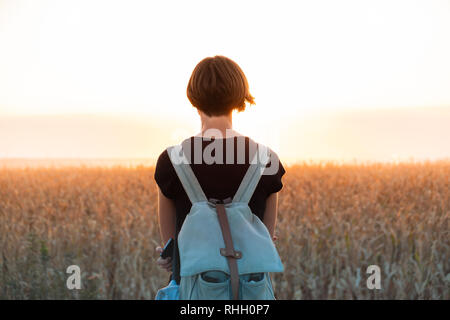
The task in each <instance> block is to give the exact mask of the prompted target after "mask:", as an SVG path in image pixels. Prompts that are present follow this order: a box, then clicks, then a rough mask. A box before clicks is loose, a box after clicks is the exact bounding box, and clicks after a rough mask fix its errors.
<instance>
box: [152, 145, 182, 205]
mask: <svg viewBox="0 0 450 320" xmlns="http://www.w3.org/2000/svg"><path fill="white" fill-rule="evenodd" d="M154 178H155V181H156V184H157V185H158V187H159V189H160V190H161V192H162V193H163V195H164V196H166V197H167V198H169V199H174V198H175V195H176V194H177V185H176V183H177V176H176V172H175V169H174V168H173V165H172V162H171V161H170V158H169V154H168V153H167V150H164V152H163V153H161V154H160V156H159V157H158V161H157V162H156V168H155V175H154Z"/></svg>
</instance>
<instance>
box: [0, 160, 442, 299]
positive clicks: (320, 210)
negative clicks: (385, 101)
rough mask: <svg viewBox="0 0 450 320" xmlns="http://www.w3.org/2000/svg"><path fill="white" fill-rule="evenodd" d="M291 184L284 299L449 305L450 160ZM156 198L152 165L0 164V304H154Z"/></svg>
mask: <svg viewBox="0 0 450 320" xmlns="http://www.w3.org/2000/svg"><path fill="white" fill-rule="evenodd" d="M19 167H20V166H19ZM284 184H285V187H284V188H283V190H282V191H281V193H280V203H279V218H278V225H277V231H276V233H277V235H278V238H279V239H278V240H277V242H276V245H277V248H278V250H279V252H280V255H281V258H282V261H283V263H284V265H285V269H286V270H285V272H284V273H283V274H273V275H272V277H273V282H274V288H275V293H276V296H277V298H278V299H450V241H449V239H450V228H449V217H450V162H434V163H402V164H370V165H358V164H352V165H336V164H331V163H322V164H311V163H310V164H303V165H296V166H290V167H288V168H287V174H286V176H285V178H284ZM156 197H157V194H156V185H155V182H154V181H153V168H152V167H146V166H142V165H141V166H137V167H132V168H125V167H105V166H104V167H65V166H63V167H59V168H39V167H36V166H34V167H33V168H28V169H26V168H18V167H14V166H8V167H2V165H0V299H72V298H79V299H152V298H153V297H154V295H155V293H156V290H157V289H158V288H159V287H162V286H164V285H165V284H166V282H167V280H168V274H167V273H166V272H163V271H161V270H159V269H158V268H157V267H156V264H155V259H156V257H157V254H156V253H155V246H156V245H158V244H160V238H159V230H158V224H157V216H156V208H157V203H156V200H157V198H156ZM74 264H75V265H78V266H80V268H81V271H82V289H81V290H78V291H77V290H73V291H71V290H68V289H67V288H66V279H67V277H68V274H66V273H65V271H66V268H67V267H68V266H69V265H74ZM374 264H375V265H378V266H380V268H381V289H380V290H369V289H368V288H367V287H366V279H367V277H368V275H367V274H366V269H367V267H368V266H369V265H374Z"/></svg>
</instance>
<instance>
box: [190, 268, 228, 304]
mask: <svg viewBox="0 0 450 320" xmlns="http://www.w3.org/2000/svg"><path fill="white" fill-rule="evenodd" d="M230 294H231V284H230V276H229V275H228V274H226V273H224V272H221V271H207V272H203V273H201V274H198V275H197V281H196V283H195V286H194V288H193V291H192V295H191V299H192V300H229V299H230Z"/></svg>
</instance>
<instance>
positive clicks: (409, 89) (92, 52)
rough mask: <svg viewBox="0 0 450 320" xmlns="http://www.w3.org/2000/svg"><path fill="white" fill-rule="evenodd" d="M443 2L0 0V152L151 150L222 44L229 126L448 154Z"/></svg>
mask: <svg viewBox="0 0 450 320" xmlns="http://www.w3.org/2000/svg"><path fill="white" fill-rule="evenodd" d="M449 39H450V1H448V0H447V1H438V0H428V1H426V0H423V1H414V0H409V1H400V0H391V1H383V0H379V1H361V0H357V1H320V0H319V1H277V2H273V1H272V2H269V1H227V2H223V1H133V0H131V1H113V0H109V1H100V0H89V1H84V0H78V1H68V0H40V1H32V0H31V1H25V0H0V157H30V158H32V157H56V158H58V157H71V158H72V157H75V158H83V157H90V158H104V157H106V158H108V157H120V158H136V157H148V158H155V157H157V156H158V155H159V153H160V152H161V151H162V150H163V149H164V148H165V147H166V146H167V145H170V144H174V143H177V142H179V141H180V140H181V139H182V138H183V137H187V136H189V135H192V134H196V133H197V132H198V129H199V120H198V116H197V113H196V112H195V109H194V108H192V106H191V105H190V104H189V101H188V99H187V97H186V86H187V82H188V80H189V77H190V74H191V72H192V70H193V69H194V67H195V65H196V64H197V63H198V62H199V61H200V60H201V59H203V58H204V57H207V56H214V55H216V54H220V55H225V56H227V57H229V58H231V59H233V60H234V61H236V62H237V63H238V64H239V65H240V66H241V68H242V69H243V71H244V72H245V74H246V76H247V78H248V81H249V84H250V91H251V93H252V95H253V96H255V98H256V105H255V106H250V107H248V108H247V109H248V110H246V111H245V112H243V113H239V114H236V115H235V117H234V124H235V127H236V128H237V130H239V131H241V132H242V133H244V134H248V135H251V136H252V137H254V138H255V139H256V140H258V141H261V142H263V143H267V144H269V145H270V146H271V147H272V148H273V149H274V150H275V151H277V152H278V153H279V154H280V157H281V158H282V159H283V158H285V159H287V160H289V161H294V160H296V159H347V160H348V159H361V160H367V159H369V160H370V159H372V160H379V159H383V160H384V159H394V158H401V159H406V158H411V157H412V158H417V159H439V158H445V157H450V148H449V147H448V141H449V140H450V131H449V129H448V128H447V127H448V126H449V124H450V115H449V110H450V59H449V58H448V57H450V40H449Z"/></svg>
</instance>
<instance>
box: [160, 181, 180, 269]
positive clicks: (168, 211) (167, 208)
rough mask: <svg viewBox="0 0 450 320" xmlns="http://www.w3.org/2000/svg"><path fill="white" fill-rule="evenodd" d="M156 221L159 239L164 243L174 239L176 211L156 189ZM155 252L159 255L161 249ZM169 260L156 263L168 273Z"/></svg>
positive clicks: (169, 201)
mask: <svg viewBox="0 0 450 320" xmlns="http://www.w3.org/2000/svg"><path fill="white" fill-rule="evenodd" d="M158 219H159V232H160V233H161V239H162V241H163V242H164V243H167V241H169V239H170V238H175V223H176V209H175V204H174V203H173V200H172V199H169V198H167V197H166V196H165V195H164V194H163V193H162V192H161V190H160V189H158ZM156 251H157V252H158V253H161V252H162V251H163V249H162V248H161V247H157V248H156ZM171 260H172V259H171V258H170V257H169V258H167V259H163V258H161V257H159V258H158V260H157V261H156V263H157V264H158V265H159V266H161V268H163V269H165V270H167V271H169V272H170V271H171V270H172V261H171Z"/></svg>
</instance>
